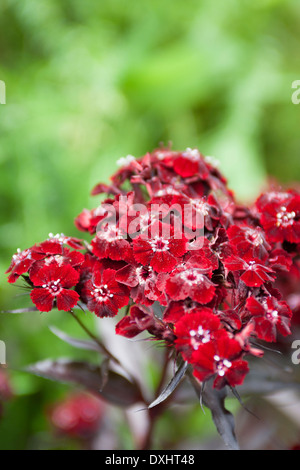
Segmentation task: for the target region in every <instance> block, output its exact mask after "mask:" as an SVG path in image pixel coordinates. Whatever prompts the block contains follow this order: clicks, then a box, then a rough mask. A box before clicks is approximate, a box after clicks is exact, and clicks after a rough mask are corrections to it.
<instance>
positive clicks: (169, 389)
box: [148, 362, 188, 408]
mask: <svg viewBox="0 0 300 470" xmlns="http://www.w3.org/2000/svg"><path fill="white" fill-rule="evenodd" d="M187 368H188V363H187V362H183V363H182V364H181V365H180V366H179V367H178V369H177V371H176V373H175V375H174V377H172V379H171V381H170V382H169V383H168V385H167V386H166V388H165V389H164V390H163V391H162V392H161V394H160V395H159V396H158V397H157V398H156V399H155V400H154V401H153V402H152V403H151V404H150V405H149V406H148V408H154V407H155V406H157V405H159V404H160V403H162V402H163V401H165V400H166V399H167V398H168V397H169V396H170V395H171V393H173V392H174V390H175V389H176V388H177V387H178V385H179V384H180V382H181V380H182V378H183V377H184V375H185V373H186V370H187Z"/></svg>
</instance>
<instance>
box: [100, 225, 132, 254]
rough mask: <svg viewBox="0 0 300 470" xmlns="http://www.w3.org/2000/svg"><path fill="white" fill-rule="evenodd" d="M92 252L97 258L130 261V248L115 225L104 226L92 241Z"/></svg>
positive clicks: (123, 234)
mask: <svg viewBox="0 0 300 470" xmlns="http://www.w3.org/2000/svg"><path fill="white" fill-rule="evenodd" d="M91 245H92V251H93V253H94V254H95V255H96V256H97V257H98V258H99V259H102V258H110V259H112V260H123V261H130V260H131V246H130V244H129V242H128V241H127V240H126V234H125V233H124V232H123V230H121V229H120V228H118V227H117V226H116V225H112V224H109V223H108V224H106V225H105V226H103V227H102V228H101V230H99V231H98V233H97V236H96V237H95V238H94V239H93V240H92V242H91Z"/></svg>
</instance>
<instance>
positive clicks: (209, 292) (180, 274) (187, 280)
mask: <svg viewBox="0 0 300 470" xmlns="http://www.w3.org/2000/svg"><path fill="white" fill-rule="evenodd" d="M207 271H208V270H205V269H200V268H194V267H193V266H191V265H189V264H187V265H181V266H179V267H178V268H176V269H174V271H173V272H172V273H170V275H169V276H168V278H167V279H166V283H165V290H166V294H167V295H168V296H169V297H170V299H171V300H185V299H187V298H190V299H191V300H193V301H195V302H198V303H199V304H208V303H209V302H210V301H211V300H212V299H213V297H214V295H215V284H214V283H213V282H212V281H211V280H210V279H209V278H208V277H207V275H206V274H205V273H207Z"/></svg>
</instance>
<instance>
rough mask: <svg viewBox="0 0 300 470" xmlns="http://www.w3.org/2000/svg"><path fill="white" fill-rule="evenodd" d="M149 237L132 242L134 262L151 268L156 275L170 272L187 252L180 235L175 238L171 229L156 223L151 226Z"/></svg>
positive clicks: (185, 241) (184, 242)
mask: <svg viewBox="0 0 300 470" xmlns="http://www.w3.org/2000/svg"><path fill="white" fill-rule="evenodd" d="M151 235H152V237H151V238H150V239H146V238H144V237H143V236H139V237H137V238H135V239H134V240H133V255H134V258H135V260H136V261H137V262H138V263H141V264H143V265H144V266H147V265H150V266H152V268H153V269H154V270H155V271H156V272H157V273H168V272H171V271H172V269H174V267H175V266H176V265H177V264H178V263H179V262H180V259H181V258H182V256H183V255H184V254H185V253H186V252H187V249H188V247H187V240H186V238H185V237H184V236H183V235H182V234H181V238H176V236H175V235H174V232H173V230H172V227H167V226H166V225H165V224H161V223H158V222H156V223H154V224H153V226H152V231H151ZM179 236H180V235H179Z"/></svg>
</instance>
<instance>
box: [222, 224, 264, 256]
mask: <svg viewBox="0 0 300 470" xmlns="http://www.w3.org/2000/svg"><path fill="white" fill-rule="evenodd" d="M227 235H228V237H229V240H230V244H231V245H232V246H233V247H234V248H235V250H236V251H237V253H238V255H239V256H240V257H241V258H243V257H244V256H248V257H252V258H259V259H261V260H265V259H266V258H267V257H268V252H269V250H270V249H271V246H270V245H269V244H268V243H267V241H266V238H265V233H264V231H263V230H262V229H261V228H260V227H249V226H241V227H239V226H237V225H232V226H231V227H229V228H228V230H227Z"/></svg>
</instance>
